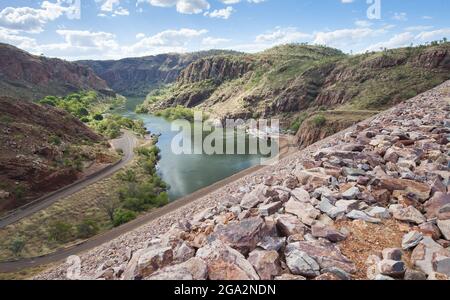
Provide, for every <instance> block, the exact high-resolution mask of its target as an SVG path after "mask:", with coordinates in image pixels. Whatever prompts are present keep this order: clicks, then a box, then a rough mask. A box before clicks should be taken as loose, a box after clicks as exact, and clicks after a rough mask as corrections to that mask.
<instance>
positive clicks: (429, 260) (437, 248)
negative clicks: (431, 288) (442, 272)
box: [411, 236, 450, 276]
mask: <svg viewBox="0 0 450 300" xmlns="http://www.w3.org/2000/svg"><path fill="white" fill-rule="evenodd" d="M438 257H439V260H438V261H436V258H438ZM442 258H450V251H449V250H447V249H444V248H443V247H442V246H441V245H439V244H438V243H436V242H435V241H434V240H433V239H432V238H431V237H428V236H426V237H424V238H423V239H422V241H421V242H420V243H419V244H418V245H417V247H416V248H415V249H414V251H413V253H412V256H411V262H412V263H413V264H414V266H415V267H416V268H417V269H419V270H420V271H422V272H424V273H426V274H427V275H428V276H433V275H434V273H436V272H437V267H438V266H439V264H440V263H441V264H442V263H445V260H443V259H442ZM440 268H441V269H442V267H440ZM446 275H447V276H450V274H446Z"/></svg>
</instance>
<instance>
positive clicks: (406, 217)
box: [394, 206, 427, 225]
mask: <svg viewBox="0 0 450 300" xmlns="http://www.w3.org/2000/svg"><path fill="white" fill-rule="evenodd" d="M394 218H395V219H397V220H399V221H403V222H409V223H414V224H418V225H420V224H422V223H425V222H426V221H427V219H426V218H425V217H424V216H423V215H422V213H421V212H420V211H418V210H417V209H416V208H415V207H414V206H408V207H406V208H400V209H398V210H395V211H394Z"/></svg>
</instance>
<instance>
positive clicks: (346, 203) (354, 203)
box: [335, 200, 359, 213]
mask: <svg viewBox="0 0 450 300" xmlns="http://www.w3.org/2000/svg"><path fill="white" fill-rule="evenodd" d="M335 206H336V207H337V208H341V207H343V208H345V211H346V212H347V213H349V212H351V211H352V210H354V209H358V207H359V201H358V200H339V201H337V202H336V204H335Z"/></svg>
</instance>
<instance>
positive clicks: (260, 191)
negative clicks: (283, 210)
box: [241, 185, 267, 209]
mask: <svg viewBox="0 0 450 300" xmlns="http://www.w3.org/2000/svg"><path fill="white" fill-rule="evenodd" d="M264 191H265V186H264V185H261V186H257V187H256V188H255V189H254V190H253V191H251V192H250V193H248V194H246V195H245V196H244V198H242V201H241V207H243V208H244V209H251V208H255V207H257V206H258V204H260V203H263V202H264V201H266V200H267V197H266V196H264Z"/></svg>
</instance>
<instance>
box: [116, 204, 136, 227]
mask: <svg viewBox="0 0 450 300" xmlns="http://www.w3.org/2000/svg"><path fill="white" fill-rule="evenodd" d="M134 219H136V213H134V212H132V211H129V210H123V209H120V208H119V209H117V210H116V212H115V213H114V221H113V225H114V227H118V226H120V225H122V224H125V223H128V222H130V221H131V220H134Z"/></svg>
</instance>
